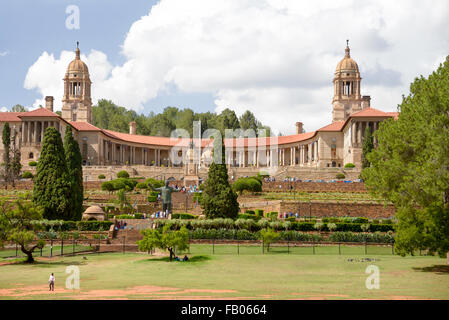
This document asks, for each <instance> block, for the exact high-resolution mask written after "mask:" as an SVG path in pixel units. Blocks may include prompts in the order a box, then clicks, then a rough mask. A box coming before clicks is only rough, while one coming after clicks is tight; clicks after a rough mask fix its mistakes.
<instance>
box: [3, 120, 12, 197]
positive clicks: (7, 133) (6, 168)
mask: <svg viewBox="0 0 449 320" xmlns="http://www.w3.org/2000/svg"><path fill="white" fill-rule="evenodd" d="M2 142H3V149H4V150H5V151H4V153H3V170H2V176H3V179H4V181H5V189H8V181H9V176H10V167H11V157H10V154H9V153H10V149H11V129H10V128H9V123H8V122H6V123H5V125H4V126H3V132H2Z"/></svg>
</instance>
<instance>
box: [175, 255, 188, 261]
mask: <svg viewBox="0 0 449 320" xmlns="http://www.w3.org/2000/svg"><path fill="white" fill-rule="evenodd" d="M188 260H189V257H187V255H185V256H184V258H182V260H181V259H179V257H178V256H175V261H188Z"/></svg>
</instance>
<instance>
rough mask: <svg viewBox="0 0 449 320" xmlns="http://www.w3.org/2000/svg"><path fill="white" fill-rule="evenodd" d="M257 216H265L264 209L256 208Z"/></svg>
mask: <svg viewBox="0 0 449 320" xmlns="http://www.w3.org/2000/svg"><path fill="white" fill-rule="evenodd" d="M256 216H258V217H263V210H262V209H256Z"/></svg>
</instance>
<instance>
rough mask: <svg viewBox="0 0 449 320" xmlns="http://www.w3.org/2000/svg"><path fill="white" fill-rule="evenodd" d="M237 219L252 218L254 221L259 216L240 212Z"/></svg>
mask: <svg viewBox="0 0 449 320" xmlns="http://www.w3.org/2000/svg"><path fill="white" fill-rule="evenodd" d="M237 219H253V220H255V221H257V220H259V218H258V217H257V216H256V215H254V214H248V213H240V214H239V215H238V217H237Z"/></svg>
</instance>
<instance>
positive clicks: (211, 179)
mask: <svg viewBox="0 0 449 320" xmlns="http://www.w3.org/2000/svg"><path fill="white" fill-rule="evenodd" d="M220 142H221V159H220V157H219V156H216V155H214V161H213V162H212V163H211V165H210V167H209V171H208V176H207V180H206V181H205V186H204V190H203V195H202V199H201V207H202V208H203V210H204V214H205V215H206V217H207V218H208V219H214V218H237V216H238V212H239V203H238V201H237V194H236V193H235V192H234V191H233V190H232V188H231V186H230V185H229V176H228V170H227V168H226V163H225V148H224V142H223V140H222V139H216V140H215V141H214V143H220ZM214 149H215V148H214ZM220 160H221V161H220Z"/></svg>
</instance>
